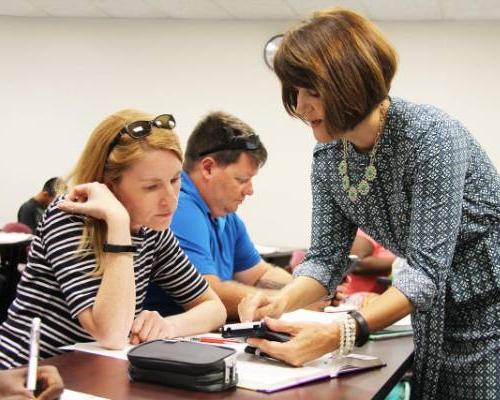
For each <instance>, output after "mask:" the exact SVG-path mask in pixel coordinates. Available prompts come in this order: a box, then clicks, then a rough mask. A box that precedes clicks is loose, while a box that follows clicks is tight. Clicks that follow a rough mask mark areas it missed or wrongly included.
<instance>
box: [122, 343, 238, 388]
mask: <svg viewBox="0 0 500 400" xmlns="http://www.w3.org/2000/svg"><path fill="white" fill-rule="evenodd" d="M127 357H128V360H129V362H130V366H129V375H130V378H131V379H132V380H133V381H144V382H151V383H159V384H162V385H166V386H175V387H180V388H184V389H189V390H198V391H203V392H218V391H221V390H226V389H229V388H232V387H234V386H236V383H237V382H238V374H237V372H236V351H235V350H234V349H231V348H227V347H219V346H213V345H208V344H203V343H196V342H190V341H176V340H153V341H151V342H145V343H142V344H140V345H138V346H136V347H134V348H133V349H131V350H130V351H129V352H128V354H127Z"/></svg>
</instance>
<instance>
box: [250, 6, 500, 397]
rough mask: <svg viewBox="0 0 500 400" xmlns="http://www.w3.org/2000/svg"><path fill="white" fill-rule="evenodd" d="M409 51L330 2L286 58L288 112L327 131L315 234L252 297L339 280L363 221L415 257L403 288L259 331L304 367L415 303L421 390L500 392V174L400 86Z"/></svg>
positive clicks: (399, 277) (259, 308) (286, 294)
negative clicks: (291, 264)
mask: <svg viewBox="0 0 500 400" xmlns="http://www.w3.org/2000/svg"><path fill="white" fill-rule="evenodd" d="M396 69H397V55H396V52H395V50H394V48H393V47H392V46H391V45H390V44H389V42H388V41H387V40H386V39H385V37H384V36H383V35H382V33H381V32H380V31H379V30H378V29H377V27H376V26H375V25H374V24H372V23H371V22H370V21H368V20H367V19H366V18H364V17H362V16H360V15H359V14H357V13H355V12H352V11H349V10H346V9H342V8H332V9H326V10H323V11H318V12H316V13H314V14H313V15H312V17H311V18H309V19H307V20H306V21H304V22H303V23H301V24H300V25H298V26H297V27H294V28H292V29H291V30H290V31H289V32H288V33H287V34H286V35H285V36H284V38H283V41H282V42H281V45H280V47H279V48H278V51H277V53H276V56H275V58H274V70H275V71H276V73H277V75H278V77H279V79H280V81H281V85H282V99H283V103H284V106H285V108H286V110H287V112H288V113H289V114H290V115H292V116H294V117H298V118H300V119H302V120H303V121H305V122H307V124H308V125H309V126H310V128H311V131H312V134H313V135H314V137H315V139H316V140H317V141H318V142H319V143H318V145H317V146H316V148H315V150H314V155H313V159H314V161H313V170H312V175H311V176H312V178H311V180H312V195H313V218H312V224H313V227H312V229H311V232H312V238H311V246H310V249H309V251H308V253H307V255H306V258H305V259H304V261H303V262H302V264H301V265H299V267H298V268H297V269H296V270H295V271H294V275H295V278H294V280H293V281H292V282H291V283H289V284H288V285H287V286H285V287H284V288H283V289H281V291H280V292H279V293H278V295H276V296H273V297H269V296H268V297H266V296H264V295H254V296H249V297H248V298H246V299H244V300H243V301H242V303H241V304H240V316H241V319H242V320H243V321H248V320H253V319H260V318H262V317H263V316H264V315H271V316H275V317H276V316H279V315H280V314H281V313H282V312H284V311H289V310H293V309H296V308H298V307H301V306H302V305H303V304H307V303H310V302H312V301H314V300H316V299H318V298H319V297H321V296H324V295H325V294H326V293H328V292H333V291H334V290H335V288H336V287H337V285H338V284H339V282H340V280H341V278H342V276H343V275H344V273H345V272H346V270H347V268H348V261H347V260H348V256H349V252H350V249H351V246H352V242H353V240H354V236H355V234H356V231H357V229H358V228H361V229H363V231H365V232H366V233H368V234H369V235H370V236H372V237H373V238H374V239H375V240H376V241H377V242H379V243H380V244H381V245H382V246H384V247H385V248H387V249H388V250H390V251H391V252H393V253H394V254H395V255H397V256H398V257H399V258H398V259H399V260H403V262H404V263H405V266H404V268H400V272H399V273H397V274H396V277H395V279H394V281H393V284H392V286H391V287H390V288H389V289H387V290H386V291H385V292H384V293H383V294H382V295H380V296H379V297H378V298H377V299H376V300H374V301H372V302H370V303H369V304H368V305H367V306H365V307H364V308H362V309H361V310H360V311H354V312H351V313H350V315H348V316H347V317H346V318H345V319H344V320H343V321H342V322H337V323H332V324H324V325H320V324H292V323H285V322H282V321H278V320H275V319H273V318H267V319H266V323H267V324H268V325H269V327H270V328H271V329H273V330H276V331H283V332H288V333H291V334H292V335H294V338H293V339H292V340H290V341H289V342H286V343H277V342H269V341H266V340H260V339H249V340H248V342H249V344H251V345H253V346H258V347H259V348H260V350H261V351H264V352H266V353H268V354H271V355H272V356H273V357H276V358H278V359H281V360H284V361H286V362H289V363H291V364H293V365H301V364H303V363H304V362H306V361H309V360H311V359H314V358H317V357H318V356H321V355H323V354H325V353H327V352H330V351H337V354H346V353H348V352H350V351H351V350H352V348H353V346H354V343H355V344H356V345H357V346H362V345H363V344H364V343H366V341H367V340H368V336H369V333H370V332H375V331H377V330H380V329H383V328H385V327H387V326H388V325H390V324H392V323H393V322H395V321H397V320H399V319H401V318H402V317H404V316H406V315H408V314H409V313H411V314H412V325H413V330H414V333H415V335H414V341H415V353H414V372H415V373H414V377H415V382H414V384H412V390H413V393H412V399H450V398H452V399H482V400H484V399H489V400H493V399H498V398H500V356H499V354H500V318H499V315H500V245H499V244H500V176H499V174H498V172H497V170H496V169H495V167H494V165H493V163H492V162H491V160H490V159H489V158H488V156H487V154H486V153H485V151H484V150H483V149H482V148H481V146H480V145H479V144H478V142H477V141H476V140H475V139H474V137H473V136H472V135H471V133H470V132H469V131H468V130H467V129H466V128H465V127H464V126H463V125H462V124H461V123H460V122H459V121H457V120H456V119H455V118H453V117H451V116H449V115H448V114H446V113H445V112H443V111H441V110H439V109H438V108H436V107H434V106H430V105H421V104H415V103H412V102H410V101H407V100H404V99H401V98H397V97H392V96H390V97H389V90H390V87H391V82H392V79H393V77H394V74H395V72H396Z"/></svg>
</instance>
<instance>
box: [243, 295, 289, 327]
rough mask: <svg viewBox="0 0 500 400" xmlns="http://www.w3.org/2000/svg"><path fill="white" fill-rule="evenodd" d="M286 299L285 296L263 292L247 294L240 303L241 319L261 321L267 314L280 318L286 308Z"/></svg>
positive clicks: (244, 320)
mask: <svg viewBox="0 0 500 400" xmlns="http://www.w3.org/2000/svg"><path fill="white" fill-rule="evenodd" d="M286 300H287V299H286V297H285V296H269V295H266V294H263V293H254V294H250V295H247V296H245V297H244V298H243V300H241V301H240V303H239V304H238V314H239V316H240V321H241V322H246V321H259V320H261V319H262V318H264V317H266V316H269V317H273V318H279V317H281V314H283V312H284V311H285V309H286Z"/></svg>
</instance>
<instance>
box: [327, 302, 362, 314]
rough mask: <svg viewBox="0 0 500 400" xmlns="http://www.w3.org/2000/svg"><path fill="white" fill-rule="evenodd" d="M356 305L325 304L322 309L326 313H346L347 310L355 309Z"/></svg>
mask: <svg viewBox="0 0 500 400" xmlns="http://www.w3.org/2000/svg"><path fill="white" fill-rule="evenodd" d="M357 309H358V307H356V306H355V305H352V304H340V305H338V306H327V307H325V309H324V311H325V312H327V313H346V312H349V311H355V310H357Z"/></svg>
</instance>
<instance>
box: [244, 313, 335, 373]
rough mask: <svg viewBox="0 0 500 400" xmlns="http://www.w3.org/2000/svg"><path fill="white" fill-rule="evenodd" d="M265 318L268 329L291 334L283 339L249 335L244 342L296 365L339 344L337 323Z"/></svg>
mask: <svg viewBox="0 0 500 400" xmlns="http://www.w3.org/2000/svg"><path fill="white" fill-rule="evenodd" d="M265 322H266V325H267V326H268V327H269V329H271V330H273V331H277V332H284V333H288V334H289V335H291V336H293V338H292V339H291V340H290V341H288V342H285V343H280V342H274V341H269V340H265V339H256V338H249V339H247V343H248V344H249V345H251V346H255V347H258V348H259V349H260V350H261V351H262V352H264V353H267V354H269V355H271V356H272V357H274V358H276V359H278V360H282V361H284V362H286V363H288V364H291V365H294V366H296V367H298V366H301V365H303V364H304V363H306V362H308V361H311V360H314V359H316V358H318V357H321V356H322V355H324V354H326V353H328V352H330V351H333V350H335V349H336V348H338V347H339V337H340V330H339V327H338V325H337V324H322V323H289V322H284V321H279V320H275V319H272V318H266V319H265Z"/></svg>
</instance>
